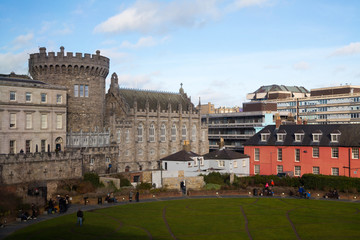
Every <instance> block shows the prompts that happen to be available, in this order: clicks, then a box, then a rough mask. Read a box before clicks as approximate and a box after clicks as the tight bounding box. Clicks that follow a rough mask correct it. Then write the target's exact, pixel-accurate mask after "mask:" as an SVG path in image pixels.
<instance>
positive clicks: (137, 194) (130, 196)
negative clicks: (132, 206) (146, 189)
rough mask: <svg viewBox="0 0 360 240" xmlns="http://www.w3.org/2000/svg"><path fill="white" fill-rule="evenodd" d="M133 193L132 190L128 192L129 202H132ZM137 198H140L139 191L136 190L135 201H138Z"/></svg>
mask: <svg viewBox="0 0 360 240" xmlns="http://www.w3.org/2000/svg"><path fill="white" fill-rule="evenodd" d="M133 195H134V193H133V191H130V192H129V202H132V198H133ZM139 198H140V193H139V191H136V194H135V201H136V202H139V200H140V199H139Z"/></svg>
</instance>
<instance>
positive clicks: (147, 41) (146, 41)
mask: <svg viewBox="0 0 360 240" xmlns="http://www.w3.org/2000/svg"><path fill="white" fill-rule="evenodd" d="M168 38H169V37H164V38H162V39H160V40H157V39H155V38H153V37H151V36H149V37H142V38H140V39H139V40H138V41H137V42H136V43H130V42H128V41H124V42H122V43H121V45H120V47H121V48H130V49H136V48H142V47H152V46H155V45H158V44H159V43H163V42H165V41H167V39H168Z"/></svg>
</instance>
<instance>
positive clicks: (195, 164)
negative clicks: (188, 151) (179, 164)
mask: <svg viewBox="0 0 360 240" xmlns="http://www.w3.org/2000/svg"><path fill="white" fill-rule="evenodd" d="M197 165H198V160H197V158H194V166H197Z"/></svg>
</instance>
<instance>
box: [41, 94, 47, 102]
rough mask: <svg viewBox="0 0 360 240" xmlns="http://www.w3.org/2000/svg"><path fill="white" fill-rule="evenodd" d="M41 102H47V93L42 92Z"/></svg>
mask: <svg viewBox="0 0 360 240" xmlns="http://www.w3.org/2000/svg"><path fill="white" fill-rule="evenodd" d="M41 102H42V103H45V102H46V93H42V94H41Z"/></svg>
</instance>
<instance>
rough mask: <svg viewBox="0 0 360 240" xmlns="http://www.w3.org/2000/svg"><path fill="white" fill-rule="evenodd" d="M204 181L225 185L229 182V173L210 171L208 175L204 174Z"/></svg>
mask: <svg viewBox="0 0 360 240" xmlns="http://www.w3.org/2000/svg"><path fill="white" fill-rule="evenodd" d="M204 181H205V182H206V183H207V184H208V183H213V184H218V185H225V184H230V175H229V174H221V173H218V172H212V173H209V174H208V175H205V176H204Z"/></svg>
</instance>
